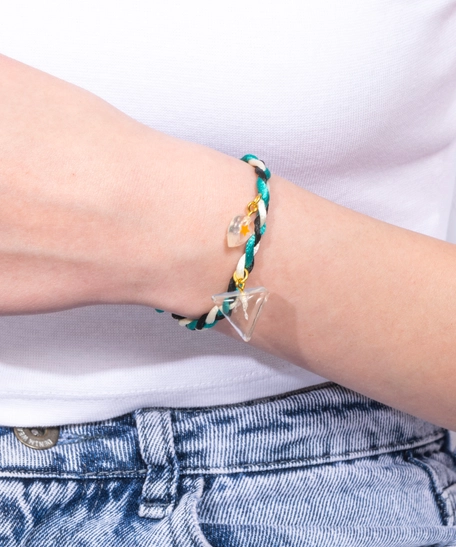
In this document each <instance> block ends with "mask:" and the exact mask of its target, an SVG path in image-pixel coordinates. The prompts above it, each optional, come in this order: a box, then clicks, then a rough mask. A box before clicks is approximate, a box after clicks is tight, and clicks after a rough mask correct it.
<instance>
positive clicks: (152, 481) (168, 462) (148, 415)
mask: <svg viewBox="0 0 456 547" xmlns="http://www.w3.org/2000/svg"><path fill="white" fill-rule="evenodd" d="M134 414H135V418H136V425H137V428H138V438H139V447H140V451H141V455H142V457H143V459H144V461H145V462H146V464H147V474H146V480H145V482H144V485H143V489H142V493H141V499H140V503H139V509H138V515H139V516H140V517H145V518H151V519H162V518H164V517H165V516H167V515H169V514H170V513H171V512H172V511H173V509H174V506H175V503H176V491H177V482H178V479H179V469H178V464H177V458H176V453H175V450H174V437H173V429H172V423H171V412H170V411H165V410H147V409H139V410H136V411H135V412H134Z"/></svg>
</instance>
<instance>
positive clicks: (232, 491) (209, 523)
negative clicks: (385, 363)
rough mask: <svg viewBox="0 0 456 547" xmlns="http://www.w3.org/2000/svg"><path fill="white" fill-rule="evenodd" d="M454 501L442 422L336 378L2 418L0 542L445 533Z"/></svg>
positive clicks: (395, 541)
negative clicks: (282, 388)
mask: <svg viewBox="0 0 456 547" xmlns="http://www.w3.org/2000/svg"><path fill="white" fill-rule="evenodd" d="M455 508H456V466H455V461H454V459H453V456H452V454H451V452H450V451H449V449H448V434H447V432H446V431H445V430H443V429H441V428H439V427H436V426H434V425H431V424H429V423H426V422H423V421H421V420H419V419H417V418H413V417H412V416H409V415H407V414H404V413H401V412H398V411H396V410H393V409H391V408H389V407H386V406H384V405H382V404H379V403H377V402H374V401H372V400H370V399H368V398H366V397H363V396H361V395H358V394H356V393H353V392H351V391H349V390H347V389H344V388H341V387H339V386H336V385H334V384H325V385H323V386H317V387H315V388H310V389H306V390H303V391H300V392H296V393H292V394H288V395H284V396H281V397H273V398H269V399H262V400H258V401H252V402H249V403H243V404H238V405H230V406H224V407H212V408H205V409H179V410H176V409H174V410H173V409H140V410H137V411H135V412H133V413H132V414H128V415H125V416H121V417H119V418H116V419H112V420H107V421H103V422H97V423H90V424H83V425H71V426H62V428H61V431H60V438H59V441H58V443H57V445H56V446H54V447H52V448H49V449H47V450H42V451H38V450H33V449H30V448H28V447H27V446H25V445H23V444H22V443H21V442H19V441H18V440H17V439H16V437H15V436H14V434H13V430H12V429H11V428H9V427H1V428H0V546H1V547H13V546H14V547H17V546H27V547H57V546H58V547H69V546H78V547H93V546H96V547H107V546H110V547H111V546H112V547H114V546H116V547H127V546H128V547H129V546H137V547H143V546H144V547H145V546H151V547H152V546H154V547H190V546H191V547H196V546H198V547H210V546H213V547H222V546H223V547H247V546H248V547H262V546H267V547H275V546H289V547H297V546H309V547H310V546H312V547H316V546H331V547H335V546H336V547H346V546H356V547H359V546H369V547H374V546H391V547H399V546H424V545H456V526H455V524H456V523H455Z"/></svg>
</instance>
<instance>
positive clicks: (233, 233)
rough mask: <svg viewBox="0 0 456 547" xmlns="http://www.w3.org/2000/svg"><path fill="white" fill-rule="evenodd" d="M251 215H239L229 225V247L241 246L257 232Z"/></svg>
mask: <svg viewBox="0 0 456 547" xmlns="http://www.w3.org/2000/svg"><path fill="white" fill-rule="evenodd" d="M253 221H254V219H253V218H252V217H251V216H243V215H237V216H235V217H234V218H233V220H232V221H231V222H230V225H229V226H228V247H239V245H243V244H244V243H245V242H246V241H247V240H248V239H249V237H251V236H252V235H253V234H254V233H255V228H254V224H253Z"/></svg>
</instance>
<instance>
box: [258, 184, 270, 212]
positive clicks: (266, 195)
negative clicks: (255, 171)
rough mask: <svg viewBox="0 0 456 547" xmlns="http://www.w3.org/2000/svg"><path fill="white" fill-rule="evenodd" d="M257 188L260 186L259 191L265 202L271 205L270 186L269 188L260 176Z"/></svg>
mask: <svg viewBox="0 0 456 547" xmlns="http://www.w3.org/2000/svg"><path fill="white" fill-rule="evenodd" d="M257 188H258V193H259V194H261V197H262V198H263V201H264V204H265V205H266V207H267V206H268V205H269V188H268V185H267V184H266V183H265V182H264V180H263V179H262V178H260V177H258V180H257Z"/></svg>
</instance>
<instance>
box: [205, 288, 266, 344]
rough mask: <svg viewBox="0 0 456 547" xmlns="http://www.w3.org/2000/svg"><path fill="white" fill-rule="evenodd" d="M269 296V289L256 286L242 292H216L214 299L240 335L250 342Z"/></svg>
mask: <svg viewBox="0 0 456 547" xmlns="http://www.w3.org/2000/svg"><path fill="white" fill-rule="evenodd" d="M268 296H269V291H268V290H267V289H265V288H264V287H255V288H254V289H246V290H244V291H242V292H241V291H233V292H224V293H221V294H214V296H213V297H212V300H213V301H214V302H215V304H216V305H217V306H218V307H219V309H220V311H221V313H223V315H224V316H225V317H226V318H227V319H228V321H229V322H230V323H231V325H232V326H233V328H234V329H235V331H236V332H237V333H238V334H239V336H240V337H241V338H242V339H243V340H244V341H245V342H248V341H249V340H250V338H252V333H253V329H254V328H255V325H256V322H257V321H258V317H259V316H260V313H261V310H262V309H263V306H264V303H265V302H266V301H267V299H268Z"/></svg>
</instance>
